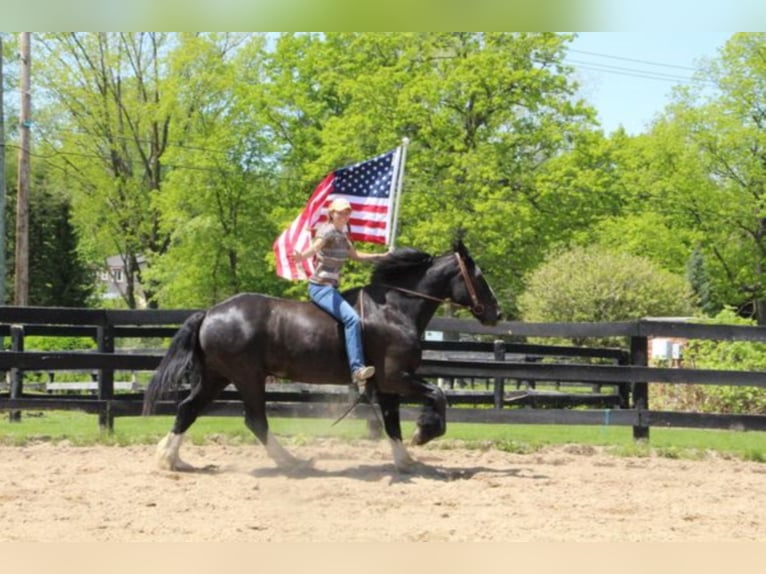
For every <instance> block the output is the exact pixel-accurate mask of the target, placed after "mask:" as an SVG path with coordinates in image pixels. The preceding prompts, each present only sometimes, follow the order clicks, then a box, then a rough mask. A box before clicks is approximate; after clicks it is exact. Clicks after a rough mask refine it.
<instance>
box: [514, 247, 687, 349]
mask: <svg viewBox="0 0 766 574" xmlns="http://www.w3.org/2000/svg"><path fill="white" fill-rule="evenodd" d="M526 284H527V288H526V290H525V291H524V293H523V294H522V295H521V297H520V298H519V309H520V311H521V314H522V317H523V319H524V320H525V321H534V322H546V321H550V322H580V321H583V322H611V321H627V320H635V319H639V318H642V317H647V316H678V315H683V316H688V315H692V314H694V310H695V308H694V304H693V300H694V299H693V294H692V289H691V287H690V285H689V284H688V282H687V281H686V279H684V278H683V277H681V276H679V275H676V274H673V273H670V272H669V271H666V270H664V269H661V268H659V267H657V266H656V265H655V264H654V263H652V262H651V261H650V260H649V259H646V258H645V257H639V256H636V255H630V254H627V253H620V252H615V251H609V250H606V249H604V248H603V247H597V246H591V247H576V248H574V249H571V250H569V251H565V252H561V253H558V254H555V255H553V256H552V257H550V258H549V259H548V260H547V261H546V262H545V263H544V264H543V265H541V266H540V267H539V268H538V269H537V270H535V271H534V272H533V273H532V274H531V275H530V276H529V278H528V280H527V282H526ZM573 342H574V343H575V344H579V345H585V344H589V345H594V344H595V345H609V344H615V341H614V340H604V339H602V340H577V341H573Z"/></svg>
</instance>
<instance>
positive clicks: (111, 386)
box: [0, 307, 766, 438]
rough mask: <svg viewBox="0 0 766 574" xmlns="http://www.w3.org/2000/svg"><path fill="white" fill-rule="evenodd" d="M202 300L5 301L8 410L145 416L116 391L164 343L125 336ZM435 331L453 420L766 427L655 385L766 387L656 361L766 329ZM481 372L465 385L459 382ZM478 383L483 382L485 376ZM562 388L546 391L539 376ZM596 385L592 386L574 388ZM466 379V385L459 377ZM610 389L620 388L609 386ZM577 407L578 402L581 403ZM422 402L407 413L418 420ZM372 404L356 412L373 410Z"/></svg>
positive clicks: (433, 350) (752, 376) (638, 433)
mask: <svg viewBox="0 0 766 574" xmlns="http://www.w3.org/2000/svg"><path fill="white" fill-rule="evenodd" d="M192 312H193V310H171V311H159V310H147V311H123V310H97V309H69V308H40V307H23V308H22V307H0V337H2V338H3V339H4V340H5V341H6V342H7V341H8V340H9V341H10V344H9V345H6V346H9V347H10V350H4V351H2V352H0V371H2V372H5V373H6V377H5V379H6V381H7V390H3V391H0V410H7V411H9V412H10V413H11V416H15V415H16V413H18V412H19V411H21V410H27V409H78V410H84V411H86V412H92V413H97V414H98V415H99V424H100V425H101V426H102V427H104V428H110V429H111V428H112V425H113V422H114V417H116V416H126V415H137V414H139V413H140V411H141V403H142V399H143V395H142V393H141V392H140V389H138V390H133V391H130V392H119V391H116V390H115V372H116V371H133V372H135V371H152V370H154V369H155V368H156V366H157V365H158V364H159V361H160V359H161V358H162V351H159V350H158V351H156V352H151V353H149V352H144V353H136V352H126V351H124V350H122V351H119V352H117V351H116V350H115V349H116V345H115V340H118V339H121V338H127V337H141V338H145V337H161V338H167V337H171V336H172V335H173V334H174V333H175V331H176V329H177V328H178V326H179V325H180V324H181V323H182V322H183V321H184V320H185V319H186V317H188V315H189V314H190V313H192ZM428 329H429V331H430V332H438V333H445V334H447V336H446V337H445V339H447V340H443V341H437V340H426V341H424V342H423V345H424V349H425V357H424V360H423V363H422V365H421V368H420V369H419V371H418V372H419V374H420V375H421V376H423V377H426V378H430V379H440V380H442V381H443V382H445V383H446V386H447V387H449V388H448V389H447V390H446V393H447V397H448V401H449V404H450V407H451V408H450V409H449V412H448V420H450V421H455V422H483V423H526V424H535V423H545V424H586V425H627V426H632V427H633V434H634V437H636V438H647V437H648V436H649V428H650V427H651V426H655V427H656V426H678V427H692V428H737V429H744V430H766V416H760V415H723V414H702V413H690V412H662V411H654V410H651V409H650V408H649V388H650V386H651V384H652V383H658V382H665V383H672V384H702V385H738V386H752V387H760V388H764V387H766V373H765V372H743V371H724V370H707V369H688V368H659V367H650V366H648V350H647V344H648V341H649V339H650V338H652V337H674V338H684V339H716V340H746V341H766V328H764V327H745V326H733V325H702V324H694V323H688V322H682V321H650V320H641V321H626V322H619V323H523V322H504V323H501V324H499V325H497V326H494V327H485V326H482V325H480V324H478V323H477V322H475V321H472V320H458V319H444V318H436V319H434V320H433V321H432V322H431V324H430V325H429V327H428ZM32 335H36V336H44V337H71V336H86V337H92V338H93V339H94V340H95V341H96V344H97V349H96V350H95V351H69V352H66V351H55V352H47V351H46V352H40V351H37V352H32V351H25V349H24V341H25V338H26V337H28V336H32ZM529 337H535V338H572V339H575V338H584V337H599V338H603V337H618V338H620V340H623V341H625V344H624V346H622V347H619V348H611V349H591V348H585V347H576V346H561V345H558V346H556V345H531V344H528V343H525V342H523V341H525V340H526V339H527V338H529ZM24 371H36V372H46V373H56V372H60V371H84V372H93V373H94V379H95V384H94V385H93V386H94V390H95V394H88V393H77V394H59V393H56V394H46V393H40V392H35V391H32V390H30V389H27V388H25V383H24V381H25V377H24ZM455 380H457V381H470V382H471V383H469V384H468V385H466V386H467V387H470V388H466V387H463V388H454V387H455V384H454V381H455ZM477 381H478V384H477ZM544 382H545V383H553V384H555V385H556V386H557V387H560V390H557V391H555V392H550V391H548V392H538V391H537V390H536V387H537V385H538V384H540V383H544ZM574 385H579V386H580V387H582V386H584V385H585V386H589V387H590V388H591V390H592V392H590V393H587V392H586V393H583V392H582V391H581V390H580V391H578V392H567V389H568V388H569V389H571V388H572V386H574ZM457 386H460V385H457ZM604 388H607V389H609V388H611V389H613V390H612V392H611V393H606V394H605V393H604V392H603V389H604ZM268 399H269V401H270V402H269V404H270V407H269V410H270V412H271V413H272V414H276V415H283V416H332V415H333V413H337V412H340V411H341V410H343V408H344V407H345V404H347V402H348V396H347V395H344V394H343V393H340V394H339V393H337V392H327V391H326V390H325V389H324V388H323V387H319V386H310V385H287V384H285V385H271V386H270V387H269V392H268ZM572 407H577V408H572ZM158 412H160V413H171V412H174V403H173V402H171V401H165V402H161V403H160V405H159V408H158ZM207 412H208V413H215V414H237V415H239V414H241V412H242V409H241V405H240V403H239V401H238V400H237V395H236V392H224V393H223V395H222V396H221V399H220V400H218V401H216V402H215V403H214V404H213V405H212V406H211V407H210V409H209V410H208V411H207ZM417 413H418V409H417V408H416V406H414V405H413V406H405V407H404V408H403V410H402V416H403V417H404V418H405V419H413V418H415V417H416V416H417ZM369 415H370V413H369V408H365V407H364V406H362V407H360V408H358V409H357V411H356V412H355V416H369Z"/></svg>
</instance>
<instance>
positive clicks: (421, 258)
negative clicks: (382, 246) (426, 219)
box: [370, 247, 434, 283]
mask: <svg viewBox="0 0 766 574" xmlns="http://www.w3.org/2000/svg"><path fill="white" fill-rule="evenodd" d="M433 260H434V258H433V256H432V255H429V254H428V253H424V252H423V251H420V250H418V249H415V248H413V247H403V248H400V249H397V250H396V251H394V252H393V253H389V254H388V255H386V257H384V258H383V259H381V260H380V261H379V262H378V263H376V264H375V270H374V271H373V272H372V278H371V279H370V283H396V282H398V281H400V280H401V279H402V278H403V277H410V276H412V274H413V273H417V272H418V271H422V270H425V269H427V268H428V267H430V266H431V265H432V264H433Z"/></svg>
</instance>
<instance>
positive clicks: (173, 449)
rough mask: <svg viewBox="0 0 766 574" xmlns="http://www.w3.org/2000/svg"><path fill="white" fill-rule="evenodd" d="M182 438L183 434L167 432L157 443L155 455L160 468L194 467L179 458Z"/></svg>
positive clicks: (180, 468)
mask: <svg viewBox="0 0 766 574" xmlns="http://www.w3.org/2000/svg"><path fill="white" fill-rule="evenodd" d="M183 440H184V435H183V434H175V433H172V432H169V433H168V434H166V435H165V436H164V437H163V439H162V440H161V441H160V442H159V443H158V444H157V452H156V453H155V457H156V460H157V466H159V467H160V469H161V470H193V469H194V467H193V466H192V465H190V464H188V463H186V462H184V461H182V460H181V457H180V456H179V454H178V451H179V450H180V449H181V443H182V442H183Z"/></svg>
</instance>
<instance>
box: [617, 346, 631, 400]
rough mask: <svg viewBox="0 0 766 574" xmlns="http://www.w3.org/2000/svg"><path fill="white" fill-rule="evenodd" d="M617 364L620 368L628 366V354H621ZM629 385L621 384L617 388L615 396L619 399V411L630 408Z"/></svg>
mask: <svg viewBox="0 0 766 574" xmlns="http://www.w3.org/2000/svg"><path fill="white" fill-rule="evenodd" d="M617 364H618V365H620V366H628V365H630V353H628V352H623V353H622V354H621V355H620V358H619V359H617ZM630 387H631V385H629V384H628V383H621V384H620V385H618V387H617V395H618V396H619V397H620V408H621V409H629V408H630V391H631V388H630Z"/></svg>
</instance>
